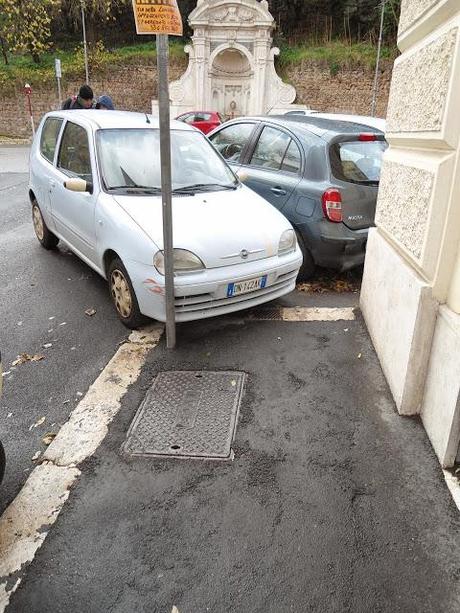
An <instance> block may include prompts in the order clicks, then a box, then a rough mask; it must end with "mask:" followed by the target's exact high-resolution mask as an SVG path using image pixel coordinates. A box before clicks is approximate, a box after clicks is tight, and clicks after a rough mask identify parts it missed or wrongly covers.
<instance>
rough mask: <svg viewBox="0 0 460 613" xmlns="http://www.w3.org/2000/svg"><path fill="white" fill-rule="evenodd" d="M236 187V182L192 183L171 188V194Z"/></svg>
mask: <svg viewBox="0 0 460 613" xmlns="http://www.w3.org/2000/svg"><path fill="white" fill-rule="evenodd" d="M237 187H238V184H237V183H230V184H228V183H227V184H224V183H195V184H194V185H185V186H184V187H178V188H176V189H174V190H173V194H182V193H188V192H195V191H197V192H199V191H218V190H221V189H228V190H232V191H233V190H235V189H236V188H237Z"/></svg>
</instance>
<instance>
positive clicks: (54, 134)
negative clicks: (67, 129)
mask: <svg viewBox="0 0 460 613" xmlns="http://www.w3.org/2000/svg"><path fill="white" fill-rule="evenodd" d="M61 125H62V119H58V118H57V117H48V119H47V120H46V121H45V124H44V126H43V128H42V133H41V136H40V153H41V154H42V155H43V157H44V158H46V159H47V160H48V162H51V164H52V163H53V162H54V152H55V151H56V143H57V139H58V136H59V132H60V130H61Z"/></svg>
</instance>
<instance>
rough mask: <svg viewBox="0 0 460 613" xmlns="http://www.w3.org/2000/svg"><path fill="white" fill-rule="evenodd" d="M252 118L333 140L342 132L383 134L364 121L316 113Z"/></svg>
mask: <svg viewBox="0 0 460 613" xmlns="http://www.w3.org/2000/svg"><path fill="white" fill-rule="evenodd" d="M252 119H256V120H258V121H265V122H268V123H275V124H277V125H279V126H283V127H285V128H288V129H290V130H292V129H293V128H294V127H295V130H296V132H297V131H298V130H299V129H302V128H303V129H305V130H307V131H308V132H313V134H316V136H319V137H320V138H322V139H324V140H331V139H333V138H335V137H336V136H338V135H340V134H359V133H360V132H367V133H368V132H375V133H376V134H383V132H382V131H381V130H378V129H377V128H373V127H371V126H368V125H365V124H362V123H358V122H354V121H344V120H342V119H326V118H324V117H316V116H315V115H313V116H312V115H267V116H265V117H255V118H252ZM293 124H294V125H293Z"/></svg>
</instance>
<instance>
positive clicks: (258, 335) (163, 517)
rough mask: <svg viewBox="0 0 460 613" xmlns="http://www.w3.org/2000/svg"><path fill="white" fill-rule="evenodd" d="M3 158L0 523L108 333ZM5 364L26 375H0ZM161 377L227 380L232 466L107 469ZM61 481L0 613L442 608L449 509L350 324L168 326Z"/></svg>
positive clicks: (114, 336)
mask: <svg viewBox="0 0 460 613" xmlns="http://www.w3.org/2000/svg"><path fill="white" fill-rule="evenodd" d="M3 154H4V150H3V149H0V170H2V171H3V172H2V173H1V174H0V219H1V233H0V258H1V262H2V263H3V266H2V267H1V268H0V287H1V288H2V289H1V292H0V314H1V323H2V326H1V330H2V334H1V340H0V343H1V350H2V354H3V357H4V364H5V367H6V371H7V372H9V374H7V375H6V378H5V390H4V396H3V397H2V399H1V407H2V409H1V412H0V433H1V437H2V440H3V442H4V444H5V447H6V451H7V456H8V468H7V474H6V481H5V483H4V485H3V486H2V489H1V493H2V497H1V504H2V508H4V507H5V506H6V505H7V504H8V503H9V502H10V501H11V500H12V499H13V498H14V497H15V495H16V494H17V492H18V491H19V489H20V488H21V486H22V484H23V483H24V481H25V479H26V478H27V476H28V474H29V472H30V470H31V469H32V468H33V467H34V462H33V461H32V457H33V456H34V455H35V453H36V452H37V451H39V450H41V451H42V450H43V449H44V448H45V445H44V443H43V442H42V439H43V436H44V435H45V434H46V433H47V432H57V431H58V430H59V427H60V425H61V424H63V423H64V422H66V420H67V418H68V415H69V413H70V411H71V410H72V409H73V408H74V407H75V406H76V405H77V403H78V402H79V401H80V400H81V399H82V398H85V393H86V391H87V389H88V387H89V385H90V384H92V383H93V381H94V380H95V379H96V378H97V377H98V374H99V372H100V371H101V370H102V369H103V368H104V367H105V366H106V364H107V362H108V361H109V359H110V358H111V357H112V355H113V354H114V353H115V351H116V349H117V347H118V345H119V343H120V342H121V341H123V340H124V339H125V338H126V336H127V334H126V330H125V329H124V328H123V327H122V326H121V324H119V323H118V320H117V318H116V316H115V314H114V312H113V310H112V306H111V302H110V300H109V298H108V296H107V288H106V283H105V282H104V280H102V279H100V278H99V277H98V276H97V275H96V274H95V273H93V272H92V271H91V270H90V269H89V268H88V267H87V266H85V265H84V264H82V263H81V262H80V261H79V260H78V259H77V258H76V257H75V256H73V255H72V254H71V253H70V252H69V251H68V250H67V249H65V248H60V249H59V250H57V251H55V252H46V251H44V250H43V249H42V248H41V247H40V246H39V244H38V242H37V241H36V239H35V236H34V233H33V229H32V225H31V222H30V205H29V203H28V199H27V175H26V174H25V173H24V172H23V171H24V168H25V164H26V162H25V161H24V160H25V159H26V155H25V154H26V150H21V149H14V151H13V149H10V152H9V155H7V156H6V158H5V156H4V155H3ZM5 159H8V164H6V163H5V162H4V160H5ZM21 165H22V166H21ZM15 170H16V172H15ZM282 302H283V304H285V305H287V306H354V305H356V303H357V294H355V293H344V294H333V293H326V294H322V295H317V294H314V295H312V294H311V293H302V292H294V293H293V294H291V295H290V296H288V297H286V298H285V299H283V301H282ZM88 308H94V309H96V314H95V315H94V316H93V317H88V316H87V315H85V310H86V309H88ZM22 353H27V354H29V355H31V356H33V355H40V356H41V355H43V356H44V359H42V360H40V361H36V362H26V363H24V364H22V365H18V366H16V367H12V366H11V364H12V362H13V361H14V360H15V359H16V358H17V356H18V355H20V354H22ZM170 370H237V371H242V372H244V373H246V375H247V385H246V390H245V394H244V397H243V402H242V407H241V414H240V420H239V424H238V428H237V432H236V438H235V442H234V445H233V448H234V452H235V457H234V460H233V461H231V462H222V461H214V462H212V461H197V460H188V461H187V460H177V459H176V460H158V459H145V458H144V459H142V458H140V459H133V458H131V459H129V458H127V457H126V456H125V455H123V454H122V452H121V447H122V445H123V442H124V440H125V437H126V433H127V430H128V427H129V425H130V423H131V421H132V419H133V417H134V415H135V413H136V411H137V408H138V406H139V404H140V402H141V401H142V399H143V397H144V395H145V392H146V390H147V389H148V387H149V386H150V385H151V383H152V381H153V379H154V377H155V376H156V374H157V373H159V372H162V371H170ZM112 378H113V377H112ZM114 384H115V385H116V381H114ZM43 417H44V418H45V419H44V421H42V418H43ZM80 468H81V470H82V475H81V477H80V478H79V480H78V481H77V483H76V485H75V486H74V487H73V489H72V491H71V494H70V498H69V500H68V501H67V503H66V504H65V506H64V507H63V510H62V511H61V513H60V515H59V516H58V519H57V521H56V523H55V524H54V525H53V526H52V527H51V529H50V530H49V533H48V534H47V537H46V539H45V541H44V543H43V545H42V546H41V548H40V549H39V550H38V552H37V554H36V556H35V559H34V561H33V562H32V563H31V564H30V566H29V567H28V568H27V569H26V573H25V575H24V576H23V577H22V580H21V584H20V586H19V588H18V590H17V592H16V593H15V594H14V595H13V596H12V599H11V604H10V605H9V607H8V609H7V611H8V612H11V613H24V612H25V611H27V613H48V612H49V613H51V612H53V613H59V612H64V611H65V612H66V613H74V612H75V613H77V612H81V611H84V612H85V613H93V612H94V613H103V612H109V611H110V612H111V613H133V612H136V613H142V612H146V613H147V612H148V613H171V611H173V607H176V608H177V611H178V612H179V613H205V612H208V611H210V612H212V613H226V612H229V613H230V612H231V613H233V612H236V611H241V612H245V613H246V612H247V613H287V612H290V611H295V612H296V613H298V612H302V613H304V612H307V611H311V612H314V613H318V612H325V613H326V612H327V613H331V612H337V613H369V612H371V611H372V613H387V612H388V613H397V612H400V613H440V612H442V613H458V611H459V610H460V562H459V560H460V556H459V553H460V519H459V515H458V510H457V508H456V507H455V505H454V503H453V501H452V499H451V496H450V493H449V491H448V490H447V487H446V485H445V483H444V480H443V476H442V471H441V470H440V467H439V464H438V462H437V460H436V458H435V456H434V453H433V451H432V449H431V446H430V444H429V442H428V439H427V437H426V435H425V432H424V430H423V427H422V425H421V424H420V422H419V420H417V419H409V418H402V417H400V416H398V415H397V413H396V411H395V408H394V404H393V402H392V399H391V395H390V393H389V390H388V388H387V385H386V382H385V380H384V377H383V375H382V372H381V369H380V367H379V364H378V360H377V358H376V356H375V353H374V351H373V349H372V345H371V343H370V340H369V337H368V335H367V333H366V330H365V327H364V324H363V322H362V321H361V319H360V317H359V314H358V317H357V319H356V320H355V321H347V322H344V321H328V322H287V321H254V320H251V319H250V318H249V317H248V314H247V313H240V314H237V315H235V316H229V317H222V318H216V319H213V320H205V321H201V322H195V323H189V324H183V325H180V326H179V327H178V348H177V350H176V351H174V352H171V351H168V350H167V349H166V348H165V342H164V338H163V339H162V341H161V342H160V345H159V346H158V347H156V348H155V349H153V350H152V351H151V352H150V353H149V354H148V357H147V361H146V363H145V365H144V367H143V369H142V371H141V375H140V378H139V379H138V380H137V381H136V382H135V383H133V384H132V385H131V386H130V387H129V389H128V392H127V393H126V395H125V396H124V397H123V398H122V401H121V409H120V411H119V412H118V414H117V415H116V417H115V419H114V421H113V422H112V424H111V425H110V427H109V432H108V435H107V436H106V438H105V440H104V441H103V443H102V444H101V445H100V447H99V448H98V449H97V451H96V453H95V454H94V455H93V456H92V457H90V458H89V459H88V460H87V461H85V462H84V463H83V464H82V465H81V466H80ZM46 531H47V528H46V529H45V528H44V532H46ZM1 536H2V535H1V534H0V542H1ZM3 579H5V577H4V578H3ZM14 580H15V578H14V577H12V578H11V581H14ZM11 581H10V582H11Z"/></svg>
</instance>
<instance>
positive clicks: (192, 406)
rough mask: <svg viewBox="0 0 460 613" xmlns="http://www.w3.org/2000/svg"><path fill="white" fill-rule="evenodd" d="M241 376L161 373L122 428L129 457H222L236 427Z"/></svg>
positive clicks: (243, 378)
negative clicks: (124, 431)
mask: <svg viewBox="0 0 460 613" xmlns="http://www.w3.org/2000/svg"><path fill="white" fill-rule="evenodd" d="M244 380H245V374H244V373H241V372H207V371H200V372H187V371H183V372H163V373H160V374H159V375H158V376H157V377H156V379H155V381H154V383H153V385H152V387H151V388H150V389H149V390H148V392H147V394H146V396H145V398H144V400H143V401H142V403H141V405H140V407H139V410H138V412H137V414H136V416H135V418H134V420H133V422H132V424H131V426H130V428H129V430H128V434H127V438H126V441H125V444H124V446H123V451H124V452H125V453H126V454H128V455H131V456H155V457H164V456H174V457H195V458H216V459H217V458H221V459H227V458H229V457H230V455H231V444H232V441H233V437H234V434H235V430H236V424H237V419H238V410H239V406H240V403H241V397H242V394H243V386H244Z"/></svg>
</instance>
